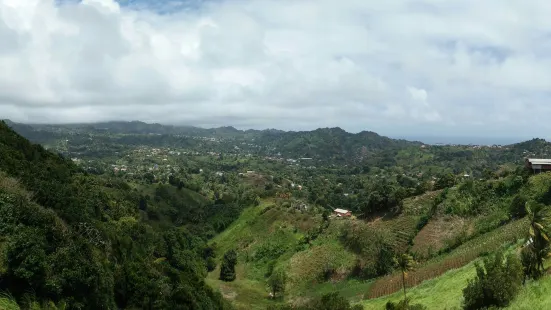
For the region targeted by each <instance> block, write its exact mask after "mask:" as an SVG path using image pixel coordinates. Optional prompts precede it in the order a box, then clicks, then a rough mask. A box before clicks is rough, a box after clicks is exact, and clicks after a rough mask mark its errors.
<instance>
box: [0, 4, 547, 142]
mask: <svg viewBox="0 0 551 310" xmlns="http://www.w3.org/2000/svg"><path fill="white" fill-rule="evenodd" d="M151 3H154V4H151ZM549 12H551V2H549V1H543V0H534V1H529V2H526V1H519V0H511V1H505V2H504V1H499V0H486V1H474V0H450V1H437V0H424V1H423V0H411V1H409V0H395V1H365V0H347V1H334V0H301V1H296V0H278V1H275V0H273V1H272V0H225V1H210V2H201V1H182V0H176V1H161V2H159V1H151V2H144V1H129V0H127V1H124V2H120V3H118V2H115V1H113V0H83V1H81V2H73V1H64V2H56V1H53V0H0V69H1V70H0V118H10V119H12V120H16V121H23V122H87V121H104V120H143V121H154V122H161V123H171V124H186V125H199V126H219V125H233V126H236V127H241V128H272V127H273V128H281V129H311V128H316V127H332V126H340V127H342V128H344V129H347V130H350V131H360V130H364V129H367V130H375V131H380V132H382V133H385V134H391V135H404V134H412V133H413V134H430V133H434V132H438V133H439V134H463V135H502V136H506V135H517V136H518V135H532V136H548V135H547V134H546V131H548V130H549V129H551V128H550V127H551V125H549V124H551V123H550V122H548V121H547V117H546V116H547V115H549V113H550V112H551V105H550V104H549V102H548V99H549V94H550V91H551V70H550V69H549V68H551V19H550V18H548V13H549Z"/></svg>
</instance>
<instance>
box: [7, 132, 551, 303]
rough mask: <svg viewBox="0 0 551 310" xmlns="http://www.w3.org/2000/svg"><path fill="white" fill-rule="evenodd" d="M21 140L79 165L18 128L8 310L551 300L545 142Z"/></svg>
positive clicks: (212, 137)
mask: <svg viewBox="0 0 551 310" xmlns="http://www.w3.org/2000/svg"><path fill="white" fill-rule="evenodd" d="M12 125H13V126H15V128H17V129H18V130H19V131H20V132H22V133H24V134H25V135H26V136H28V137H29V138H31V139H33V140H34V141H37V142H41V143H43V144H45V145H47V146H48V147H49V148H50V149H51V150H53V151H55V152H58V153H60V154H61V156H60V155H56V154H54V153H52V152H49V151H46V150H45V149H44V148H43V147H41V146H38V145H32V144H30V143H29V142H28V141H27V140H25V139H23V138H22V137H21V136H19V135H17V134H16V133H15V132H14V131H12V130H11V129H9V128H8V127H7V126H6V125H5V124H1V125H0V138H1V139H0V155H1V158H2V161H0V212H1V215H2V216H1V217H0V254H1V256H0V290H1V291H3V292H5V293H6V294H5V295H2V296H1V297H0V308H1V307H4V308H7V309H11V308H13V309H17V308H18V307H21V308H24V309H26V308H33V309H34V308H45V309H56V308H59V309H63V308H67V309H100V308H101V309H115V308H123V309H136V308H147V309H167V308H170V309H230V308H237V309H267V308H269V309H291V308H292V309H325V308H327V309H360V308H361V307H364V308H368V309H383V308H385V307H390V308H389V309H401V308H404V307H406V308H407V307H410V308H411V307H413V306H414V305H415V307H417V308H419V309H422V308H423V307H427V308H428V309H437V308H438V309H442V307H444V308H449V309H454V308H462V307H465V308H472V309H478V308H481V307H483V306H491V305H497V306H509V307H511V308H514V309H523V307H525V305H526V304H527V303H528V302H529V298H530V297H533V299H534V301H533V302H534V303H536V302H537V303H540V304H542V305H545V304H546V303H547V302H548V301H547V299H546V298H545V297H544V293H545V292H546V290H547V282H548V278H547V277H546V276H545V275H544V271H545V270H544V268H543V265H544V262H543V259H544V258H545V257H546V255H547V253H549V249H550V246H549V242H548V239H549V235H548V230H547V229H548V224H549V223H548V222H547V219H548V211H549V207H548V206H549V205H551V195H550V193H551V174H540V175H536V176H532V175H531V174H530V172H529V171H526V170H525V169H523V167H522V166H520V165H519V164H520V163H521V162H522V157H523V156H526V155H537V154H545V153H546V152H547V151H548V150H551V147H550V146H549V144H547V143H546V142H545V141H543V140H537V139H536V140H532V141H528V142H525V143H520V144H516V145H511V146H428V145H423V144H422V143H418V142H407V141H399V140H392V139H388V138H384V137H380V136H378V135H376V134H374V133H369V132H363V133H360V134H348V133H346V132H344V131H342V130H340V129H338V128H337V129H335V128H332V129H320V130H316V131H313V132H301V133H285V132H279V131H247V132H241V131H237V130H235V129H232V128H219V129H214V130H203V129H197V128H195V129H194V128H179V127H166V126H161V125H158V126H157V125H148V124H143V123H107V124H101V126H100V125H97V126H96V125H90V126H88V125H72V126H24V125H21V124H12ZM102 126H103V127H102ZM304 146H306V148H305V147H304ZM483 167H487V168H490V169H484V168H483ZM335 208H345V209H348V210H351V211H352V213H353V216H352V217H337V216H335V215H334V214H332V211H333V210H334V209H335ZM504 249H507V253H508V254H511V255H512V256H507V255H508V254H507V255H506V256H505V257H508V258H507V260H506V261H507V262H508V263H507V264H505V265H500V263H498V261H505V259H503V260H502V259H495V260H492V259H494V258H495V257H498V258H499V253H500V252H501V251H503V250H504ZM496 255H498V256H496ZM477 264H478V267H477ZM519 266H520V267H519ZM519 270H520V271H519ZM505 275H506V276H511V278H507V279H506V280H503V279H505V278H504V277H505ZM513 275H515V276H513ZM519 275H522V277H519ZM500 277H501V278H500ZM496 279H497V280H496ZM519 279H520V280H519ZM496 281H497V282H499V283H512V284H514V285H512V286H502V287H491V283H494V282H496ZM519 281H521V282H523V283H525V285H524V286H523V285H522V283H519ZM466 288H467V289H466ZM496 290H503V291H506V292H507V294H505V295H503V294H501V293H500V294H501V295H499V296H507V298H502V297H499V298H497V297H495V296H497V295H492V294H493V293H491V292H494V291H496ZM489 292H490V293H489ZM500 292H501V291H500ZM477 296H478V297H477ZM480 296H483V297H484V298H482V299H481V298H480ZM405 297H407V299H404V298H405ZM477 298H478V299H477ZM404 300H406V302H404ZM481 300H483V302H482V301H481ZM486 300H490V301H491V302H490V304H486ZM389 301H390V302H392V303H393V304H392V305H391V304H389V303H388V302H389ZM400 302H401V304H400ZM10 307H11V308H10ZM392 307H394V308H392ZM515 307H516V308H515Z"/></svg>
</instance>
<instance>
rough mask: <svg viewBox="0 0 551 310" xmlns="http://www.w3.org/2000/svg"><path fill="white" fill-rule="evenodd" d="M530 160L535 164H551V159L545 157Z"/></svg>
mask: <svg viewBox="0 0 551 310" xmlns="http://www.w3.org/2000/svg"><path fill="white" fill-rule="evenodd" d="M528 161H529V162H530V163H531V164H535V165H551V159H545V158H528Z"/></svg>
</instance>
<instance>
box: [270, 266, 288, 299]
mask: <svg viewBox="0 0 551 310" xmlns="http://www.w3.org/2000/svg"><path fill="white" fill-rule="evenodd" d="M286 281H287V275H286V274H285V271H283V270H277V271H275V272H273V273H272V275H271V276H270V278H269V279H268V286H269V287H270V291H271V293H272V296H273V297H274V298H275V297H276V295H277V294H283V293H284V292H285V283H286Z"/></svg>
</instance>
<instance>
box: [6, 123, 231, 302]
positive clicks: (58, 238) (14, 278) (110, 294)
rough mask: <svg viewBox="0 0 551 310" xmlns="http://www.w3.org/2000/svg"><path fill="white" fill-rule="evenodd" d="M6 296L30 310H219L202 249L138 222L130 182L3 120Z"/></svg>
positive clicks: (174, 231) (180, 234)
mask: <svg viewBox="0 0 551 310" xmlns="http://www.w3.org/2000/svg"><path fill="white" fill-rule="evenodd" d="M0 158H1V160H0V170H1V171H3V172H2V174H0V249H2V251H0V254H2V255H1V259H0V291H3V292H8V293H10V294H11V295H13V296H14V297H15V299H16V300H17V301H18V302H19V303H21V304H22V306H23V307H24V308H30V307H31V305H32V304H33V303H38V304H39V305H40V304H46V303H48V302H53V303H55V304H56V305H58V306H59V307H61V308H62V307H64V305H65V306H66V307H67V308H69V309H116V308H149V309H168V308H170V309H222V308H225V307H226V305H225V302H224V301H223V300H222V298H221V296H220V295H219V294H216V293H214V292H213V291H212V290H211V289H210V288H209V287H207V286H206V285H205V283H204V281H203V277H204V276H205V275H206V267H205V257H204V256H203V253H204V247H205V243H204V241H203V240H202V239H201V238H200V237H199V236H194V235H192V234H190V233H189V232H188V230H187V229H186V228H185V227H183V226H182V227H176V226H171V227H165V228H164V229H163V230H156V229H154V228H153V227H152V226H150V225H148V224H146V223H144V222H143V221H141V220H140V219H141V215H140V210H139V203H138V201H139V197H138V196H137V193H136V192H134V191H131V190H129V189H130V188H129V187H128V186H126V187H125V186H124V183H120V182H119V183H118V184H117V186H113V182H112V181H110V180H107V179H102V178H97V177H94V176H90V175H87V174H86V173H83V172H82V171H81V170H80V169H79V168H78V167H76V166H75V165H73V163H72V162H70V161H68V160H65V159H63V158H61V157H59V156H58V155H55V154H52V153H50V152H47V151H45V150H44V149H43V148H42V147H41V146H38V145H32V144H30V143H29V142H28V141H27V140H26V139H24V138H22V137H21V136H19V135H18V134H16V133H15V132H14V131H13V130H11V129H10V128H8V126H7V125H6V124H5V123H0Z"/></svg>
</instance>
